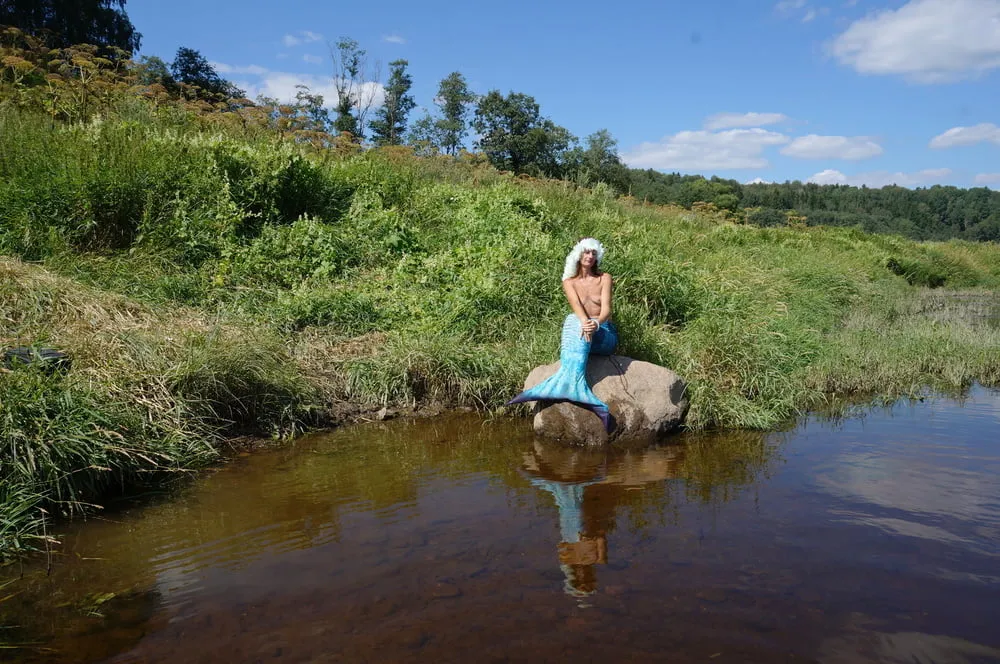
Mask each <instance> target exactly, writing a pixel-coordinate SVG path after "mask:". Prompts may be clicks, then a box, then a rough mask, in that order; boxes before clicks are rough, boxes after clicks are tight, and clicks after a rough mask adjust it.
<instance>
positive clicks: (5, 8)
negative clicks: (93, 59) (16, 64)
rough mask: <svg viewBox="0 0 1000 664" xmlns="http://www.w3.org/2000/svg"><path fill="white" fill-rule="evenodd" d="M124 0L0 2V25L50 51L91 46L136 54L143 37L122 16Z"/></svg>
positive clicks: (0, 0) (17, 0)
mask: <svg viewBox="0 0 1000 664" xmlns="http://www.w3.org/2000/svg"><path fill="white" fill-rule="evenodd" d="M125 1H126V0H0V25H13V26H14V27H16V28H19V29H20V30H22V31H23V32H26V33H28V34H31V35H35V36H37V37H41V38H43V39H44V40H45V42H46V44H47V45H48V46H50V47H52V48H63V47H66V46H72V45H74V44H94V45H96V46H111V47H116V48H120V49H121V50H123V51H125V52H126V53H128V54H129V55H131V54H132V53H135V52H136V51H138V50H139V42H140V40H141V39H142V35H141V34H139V33H138V32H136V30H135V26H133V25H132V22H131V21H129V19H128V16H127V15H126V14H125Z"/></svg>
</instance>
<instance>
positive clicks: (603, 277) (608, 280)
mask: <svg viewBox="0 0 1000 664" xmlns="http://www.w3.org/2000/svg"><path fill="white" fill-rule="evenodd" d="M611 281H612V279H611V275H610V274H608V273H607V272H602V273H601V283H602V284H603V283H611Z"/></svg>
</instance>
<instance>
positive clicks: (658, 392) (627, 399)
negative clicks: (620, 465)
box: [524, 355, 689, 445]
mask: <svg viewBox="0 0 1000 664" xmlns="http://www.w3.org/2000/svg"><path fill="white" fill-rule="evenodd" d="M558 369H559V363H558V362H556V363H554V364H546V365H543V366H540V367H535V368H534V369H533V370H532V372H531V373H530V374H528V377H527V378H526V379H525V381H524V389H526V390H527V389H529V388H531V387H534V386H535V385H537V384H538V383H540V382H542V381H543V380H545V379H546V378H548V377H549V376H551V375H552V374H554V373H555V372H556V371H557V370H558ZM587 382H588V383H590V387H591V389H593V390H594V394H596V395H597V398H598V399H600V400H601V401H603V402H604V403H606V404H608V408H609V409H610V410H611V416H612V417H613V418H614V422H615V428H614V429H613V430H612V431H611V433H610V434H608V433H607V432H605V430H604V427H603V426H602V425H601V420H600V419H598V417H597V415H595V414H594V413H593V412H591V411H589V410H587V409H586V408H583V407H581V406H578V405H576V404H574V403H570V402H555V403H553V402H551V401H536V402H535V407H534V411H533V412H534V416H535V421H534V426H535V432H536V433H538V434H539V435H542V436H546V437H549V438H559V439H561V440H565V441H567V442H572V443H576V444H584V445H604V444H607V443H609V442H616V443H630V444H631V443H635V444H648V443H652V442H655V441H656V440H658V439H659V438H661V437H663V436H664V435H666V434H667V433H669V432H671V431H673V430H674V429H676V428H677V427H678V426H680V425H681V424H682V423H683V422H684V418H685V416H687V411H688V405H689V404H688V399H687V395H686V393H685V392H686V387H687V386H686V385H685V384H684V381H682V380H681V379H680V378H679V377H678V376H677V374H675V373H674V372H673V371H671V370H670V369H667V368H666V367H661V366H659V365H656V364H652V363H650V362H643V361H641V360H633V359H632V358H630V357H624V356H621V355H608V356H602V355H593V356H591V357H590V361H589V362H588V363H587Z"/></svg>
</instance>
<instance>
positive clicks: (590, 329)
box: [580, 318, 600, 341]
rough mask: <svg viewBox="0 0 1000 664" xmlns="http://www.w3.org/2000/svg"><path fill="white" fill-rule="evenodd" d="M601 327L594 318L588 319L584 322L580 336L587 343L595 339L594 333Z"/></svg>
mask: <svg viewBox="0 0 1000 664" xmlns="http://www.w3.org/2000/svg"><path fill="white" fill-rule="evenodd" d="M599 327H600V325H599V324H598V323H597V321H596V320H594V319H593V318H588V319H587V320H585V321H583V324H582V325H581V328H582V330H583V332H582V333H581V335H580V336H582V337H583V338H584V339H586V340H587V341H590V340H591V339H593V337H594V333H595V332H597V329H598V328H599Z"/></svg>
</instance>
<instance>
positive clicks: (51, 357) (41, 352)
mask: <svg viewBox="0 0 1000 664" xmlns="http://www.w3.org/2000/svg"><path fill="white" fill-rule="evenodd" d="M72 363H73V362H72V360H70V358H69V355H67V354H66V353H63V352H61V351H58V350H55V349H54V348H30V347H27V346H22V347H21V348H10V349H8V350H5V351H4V353H3V365H4V366H5V367H6V368H8V369H17V368H20V367H25V366H35V367H38V368H40V369H41V370H42V371H44V372H45V373H47V374H48V375H50V376H51V375H52V374H54V373H56V372H57V371H58V372H59V373H63V374H64V373H66V372H67V371H69V369H70V365H72Z"/></svg>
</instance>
